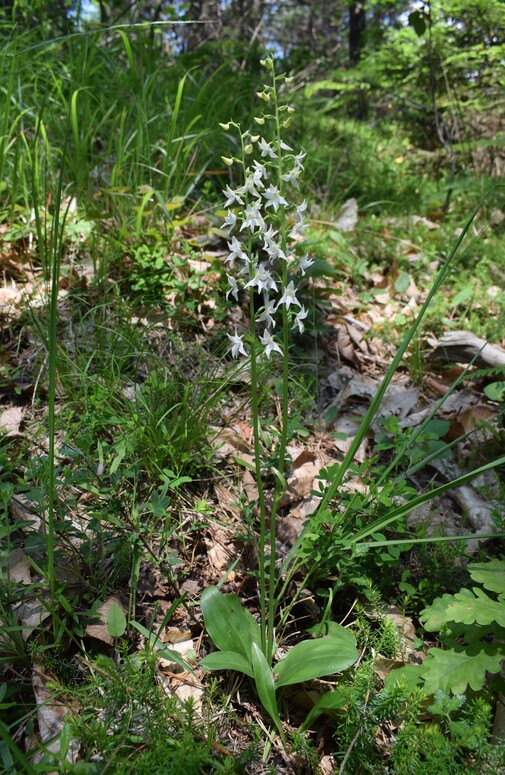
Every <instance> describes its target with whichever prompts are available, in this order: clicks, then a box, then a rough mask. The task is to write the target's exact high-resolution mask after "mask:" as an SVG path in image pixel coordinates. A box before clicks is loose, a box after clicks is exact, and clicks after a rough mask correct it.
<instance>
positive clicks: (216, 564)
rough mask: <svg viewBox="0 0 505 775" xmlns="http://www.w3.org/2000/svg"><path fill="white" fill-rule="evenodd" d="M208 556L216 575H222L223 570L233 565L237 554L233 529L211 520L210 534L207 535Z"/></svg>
mask: <svg viewBox="0 0 505 775" xmlns="http://www.w3.org/2000/svg"><path fill="white" fill-rule="evenodd" d="M205 545H206V547H207V558H208V560H209V564H210V566H211V569H212V570H213V571H214V573H215V575H216V576H219V577H220V576H221V575H222V573H221V572H222V570H223V569H224V568H226V567H228V566H229V565H231V562H232V560H233V559H234V558H235V556H236V550H235V547H234V544H233V533H232V531H231V530H229V529H227V528H225V527H223V526H222V525H218V524H217V522H213V521H212V520H209V527H208V535H206V536H205Z"/></svg>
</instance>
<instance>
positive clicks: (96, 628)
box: [86, 595, 124, 646]
mask: <svg viewBox="0 0 505 775" xmlns="http://www.w3.org/2000/svg"><path fill="white" fill-rule="evenodd" d="M113 605H118V606H119V607H120V608H121V610H122V611H123V613H124V609H123V604H122V603H121V601H120V600H119V598H117V597H115V595H112V596H111V597H109V598H108V599H107V600H106V601H105V603H102V605H101V606H100V607H99V608H97V611H96V613H97V615H98V616H99V617H100V618H99V620H98V622H96V623H95V624H88V626H87V627H86V635H87V636H88V638H95V639H96V640H101V641H102V642H103V643H106V644H107V645H108V646H112V644H113V643H114V638H113V637H112V635H110V634H109V631H108V630H107V619H108V616H109V611H110V609H111V608H112V606H113Z"/></svg>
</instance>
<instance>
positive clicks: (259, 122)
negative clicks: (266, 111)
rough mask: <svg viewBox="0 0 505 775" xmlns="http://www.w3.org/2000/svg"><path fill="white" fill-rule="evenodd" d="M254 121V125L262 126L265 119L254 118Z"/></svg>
mask: <svg viewBox="0 0 505 775" xmlns="http://www.w3.org/2000/svg"><path fill="white" fill-rule="evenodd" d="M254 121H256V123H257V124H259V125H260V126H263V124H264V123H265V119H264V118H260V116H254Z"/></svg>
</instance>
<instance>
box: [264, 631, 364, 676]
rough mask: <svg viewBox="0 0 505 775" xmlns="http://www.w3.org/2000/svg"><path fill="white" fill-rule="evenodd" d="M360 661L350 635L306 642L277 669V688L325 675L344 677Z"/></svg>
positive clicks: (281, 662)
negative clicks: (348, 669) (351, 666)
mask: <svg viewBox="0 0 505 775" xmlns="http://www.w3.org/2000/svg"><path fill="white" fill-rule="evenodd" d="M357 658H358V651H357V649H356V646H355V645H354V643H353V642H350V641H349V638H348V635H347V634H346V635H345V636H344V637H342V636H338V637H337V636H335V637H331V638H317V639H316V640H304V641H302V643H298V644H297V645H296V646H293V648H292V649H291V650H290V651H288V653H287V654H286V656H285V657H284V658H283V659H281V660H279V662H277V664H276V665H275V667H274V670H275V672H276V673H277V680H276V686H288V685H290V684H296V683H301V682H302V681H310V680H312V679H313V678H320V677H321V676H323V675H332V674H333V673H341V672H342V670H345V669H346V668H348V667H350V665H352V664H353V663H354V662H355V661H356V660H357Z"/></svg>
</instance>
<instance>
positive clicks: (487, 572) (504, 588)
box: [468, 560, 505, 594]
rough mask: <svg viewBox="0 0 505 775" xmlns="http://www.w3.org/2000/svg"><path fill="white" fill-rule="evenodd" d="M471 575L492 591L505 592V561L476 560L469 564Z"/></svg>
mask: <svg viewBox="0 0 505 775" xmlns="http://www.w3.org/2000/svg"><path fill="white" fill-rule="evenodd" d="M468 571H469V573H470V576H471V577H472V579H473V580H474V581H476V582H477V583H478V584H482V586H483V587H485V588H486V589H489V590H490V591H491V592H498V593H500V594H505V561H503V560H491V561H490V562H474V563H471V564H470V565H469V566H468Z"/></svg>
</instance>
